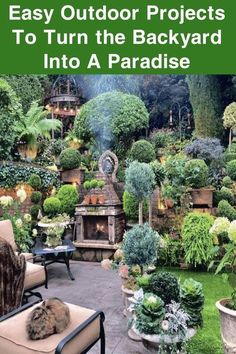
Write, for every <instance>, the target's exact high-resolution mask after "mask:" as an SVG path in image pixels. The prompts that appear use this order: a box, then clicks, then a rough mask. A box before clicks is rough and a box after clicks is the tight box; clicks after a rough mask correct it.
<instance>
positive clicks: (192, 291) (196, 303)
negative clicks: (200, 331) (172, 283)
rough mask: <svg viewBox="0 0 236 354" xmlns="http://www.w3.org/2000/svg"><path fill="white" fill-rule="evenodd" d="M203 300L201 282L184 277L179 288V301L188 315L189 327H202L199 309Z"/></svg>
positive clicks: (202, 304)
mask: <svg viewBox="0 0 236 354" xmlns="http://www.w3.org/2000/svg"><path fill="white" fill-rule="evenodd" d="M204 300H205V299H204V294H203V290H202V284H201V283H199V282H197V281H195V280H193V279H191V278H190V279H186V280H185V281H184V283H183V285H182V286H181V288H180V303H181V307H182V308H183V310H184V311H185V312H186V313H187V314H188V315H189V320H188V326H189V327H197V326H201V327H202V324H203V321H202V314H201V311H202V310H203V306H204Z"/></svg>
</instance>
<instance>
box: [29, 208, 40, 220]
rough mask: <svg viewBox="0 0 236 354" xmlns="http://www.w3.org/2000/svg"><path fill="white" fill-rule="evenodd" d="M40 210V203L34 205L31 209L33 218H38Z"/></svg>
mask: <svg viewBox="0 0 236 354" xmlns="http://www.w3.org/2000/svg"><path fill="white" fill-rule="evenodd" d="M39 211H40V206H39V205H33V206H32V207H31V209H30V215H31V216H32V219H33V220H36V219H37V217H38V214H39Z"/></svg>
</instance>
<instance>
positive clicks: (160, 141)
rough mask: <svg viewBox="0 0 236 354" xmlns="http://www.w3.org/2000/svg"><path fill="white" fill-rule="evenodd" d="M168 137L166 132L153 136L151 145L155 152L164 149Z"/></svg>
mask: <svg viewBox="0 0 236 354" xmlns="http://www.w3.org/2000/svg"><path fill="white" fill-rule="evenodd" d="M168 135H169V134H168V133H167V132H157V133H156V134H155V135H153V137H152V143H153V145H154V146H155V150H156V151H158V149H162V148H164V147H166V145H167V142H168V138H169V136H168Z"/></svg>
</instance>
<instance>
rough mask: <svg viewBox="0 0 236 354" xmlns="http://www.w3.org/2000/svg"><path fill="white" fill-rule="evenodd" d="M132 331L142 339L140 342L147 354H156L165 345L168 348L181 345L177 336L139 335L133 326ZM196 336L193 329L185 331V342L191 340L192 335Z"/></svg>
mask: <svg viewBox="0 0 236 354" xmlns="http://www.w3.org/2000/svg"><path fill="white" fill-rule="evenodd" d="M133 331H134V332H135V333H136V334H137V335H139V336H140V337H141V338H142V342H143V345H144V347H145V348H146V349H148V351H149V353H155V354H156V353H158V352H159V349H160V346H161V345H163V344H165V345H167V346H168V344H169V345H171V344H177V343H179V344H180V345H181V343H183V340H181V339H180V338H179V336H172V337H171V336H169V335H166V336H160V335H157V334H152V335H151V334H144V333H140V332H139V331H138V330H137V329H136V328H135V326H133ZM195 334H196V330H195V329H194V328H189V329H188V331H187V335H186V337H185V341H187V340H189V339H190V338H192V337H193V336H194V335H195ZM181 353H182V352H181V351H179V354H181Z"/></svg>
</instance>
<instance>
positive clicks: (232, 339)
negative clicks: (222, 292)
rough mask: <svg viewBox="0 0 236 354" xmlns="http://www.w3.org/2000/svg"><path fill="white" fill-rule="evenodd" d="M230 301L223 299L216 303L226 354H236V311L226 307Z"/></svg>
mask: <svg viewBox="0 0 236 354" xmlns="http://www.w3.org/2000/svg"><path fill="white" fill-rule="evenodd" d="M228 301H229V299H222V300H220V301H218V302H217V303H216V307H217V308H218V310H219V312H220V327H221V337H222V341H223V344H224V353H225V354H235V353H236V311H234V310H231V309H229V308H227V307H226V306H225V305H226V304H227V302H228Z"/></svg>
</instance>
